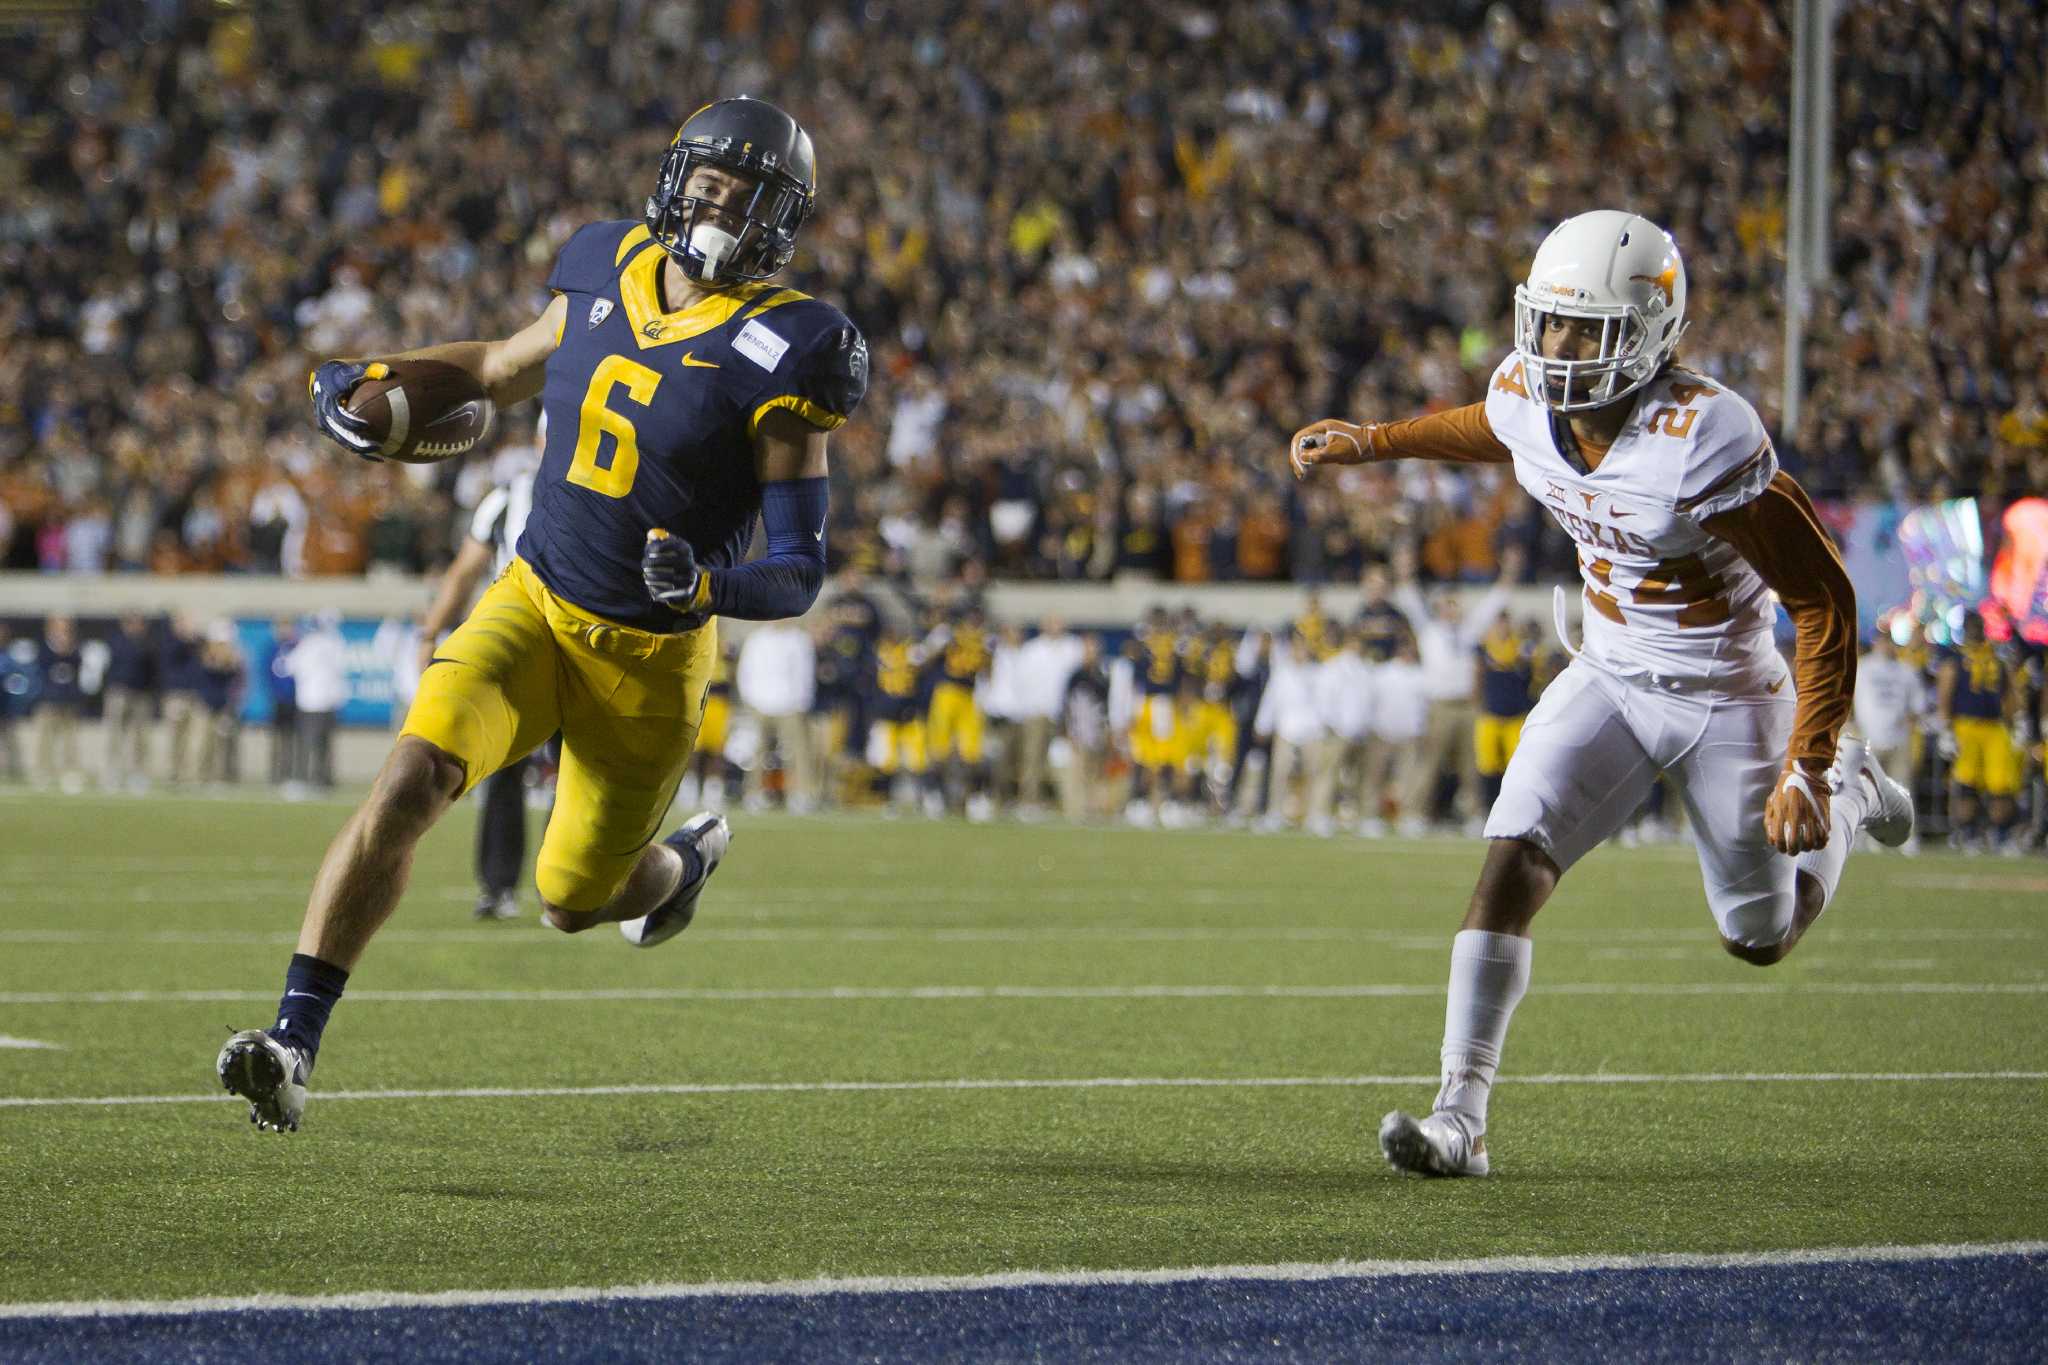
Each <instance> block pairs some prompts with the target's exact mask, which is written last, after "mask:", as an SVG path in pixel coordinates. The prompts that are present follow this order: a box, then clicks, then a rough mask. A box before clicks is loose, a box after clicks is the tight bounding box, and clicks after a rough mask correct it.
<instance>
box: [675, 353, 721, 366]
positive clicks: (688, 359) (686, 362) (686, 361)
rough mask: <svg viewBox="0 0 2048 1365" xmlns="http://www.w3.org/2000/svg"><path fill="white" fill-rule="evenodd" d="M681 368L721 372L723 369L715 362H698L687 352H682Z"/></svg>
mask: <svg viewBox="0 0 2048 1365" xmlns="http://www.w3.org/2000/svg"><path fill="white" fill-rule="evenodd" d="M683 367H684V368H685V369H693V370H721V369H724V368H725V367H724V366H723V365H720V364H719V363H718V362H717V361H715V360H699V359H697V357H696V356H694V355H692V354H691V353H690V352H688V351H684V352H683Z"/></svg>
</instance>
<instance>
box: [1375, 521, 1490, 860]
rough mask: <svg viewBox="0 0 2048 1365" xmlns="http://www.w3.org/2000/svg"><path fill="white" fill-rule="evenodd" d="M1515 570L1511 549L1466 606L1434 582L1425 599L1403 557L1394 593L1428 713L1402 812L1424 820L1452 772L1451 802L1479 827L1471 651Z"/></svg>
mask: <svg viewBox="0 0 2048 1365" xmlns="http://www.w3.org/2000/svg"><path fill="white" fill-rule="evenodd" d="M1520 571H1521V562H1520V558H1519V551H1515V552H1511V553H1510V555H1509V557H1508V559H1507V561H1506V564H1505V565H1504V566H1503V567H1502V569H1501V575H1500V578H1499V579H1498V580H1497V581H1496V582H1495V583H1494V585H1493V588H1492V590H1491V591H1489V592H1488V593H1487V594H1486V595H1485V596H1484V597H1482V598H1480V599H1479V601H1478V602H1477V603H1476V604H1474V606H1473V607H1472V609H1471V611H1470V612H1467V611H1466V609H1465V604H1464V601H1463V599H1461V598H1460V597H1459V596H1458V594H1456V593H1454V592H1450V591H1448V590H1444V589H1438V590H1437V591H1436V592H1435V593H1433V594H1432V595H1431V596H1430V597H1429V598H1427V599H1425V598H1424V596H1423V594H1422V592H1421V590H1420V589H1418V588H1417V587H1416V586H1415V581H1414V571H1413V565H1412V564H1410V563H1407V562H1406V561H1405V558H1404V561H1403V563H1402V565H1401V568H1400V570H1399V572H1400V573H1401V575H1402V576H1401V580H1400V582H1399V584H1398V586H1396V587H1395V589H1394V591H1393V596H1392V600H1393V603H1394V605H1395V606H1396V607H1399V608H1400V609H1401V611H1402V612H1403V613H1405V614H1406V615H1407V617H1408V624H1409V626H1410V627H1411V629H1412V630H1413V631H1414V636H1415V647H1416V650H1417V653H1418V656H1419V658H1420V660H1421V663H1422V689H1423V695H1424V696H1425V697H1427V698H1428V701H1429V715H1428V720H1427V722H1426V724H1425V726H1424V728H1423V731H1422V735H1421V737H1420V738H1421V743H1420V745H1419V747H1418V748H1417V749H1416V751H1415V755H1414V766H1413V768H1412V769H1411V770H1410V771H1411V781H1412V783H1413V785H1412V786H1411V787H1410V788H1409V789H1408V790H1407V791H1405V792H1404V793H1403V794H1402V797H1401V810H1402V813H1403V815H1404V816H1406V817H1407V818H1409V819H1411V820H1422V821H1425V822H1426V821H1428V820H1429V818H1430V815H1431V812H1432V810H1433V809H1434V807H1435V805H1436V787H1437V783H1438V780H1439V779H1440V778H1441V777H1442V776H1443V775H1444V773H1445V772H1446V771H1449V772H1450V773H1452V774H1453V775H1454V776H1455V777H1456V780H1457V794H1456V797H1455V800H1454V803H1453V809H1454V810H1455V812H1456V814H1457V815H1458V817H1459V818H1460V819H1461V820H1463V821H1464V822H1465V824H1466V825H1467V826H1468V829H1467V833H1470V834H1477V833H1478V832H1479V831H1478V829H1477V828H1472V826H1476V825H1477V823H1478V822H1479V770H1478V766H1477V763H1476V761H1475V758H1476V756H1475V753H1474V750H1473V748H1472V734H1473V721H1474V718H1475V713H1474V710H1473V705H1472V656H1473V654H1474V652H1475V651H1477V650H1478V648H1479V642H1480V640H1482V639H1483V638H1484V637H1485V635H1486V629H1487V627H1488V626H1489V625H1491V624H1492V622H1493V619H1494V618H1495V617H1496V616H1498V615H1499V614H1500V609H1501V607H1502V606H1503V605H1505V603H1506V601H1507V597H1508V590H1509V585H1510V584H1511V583H1512V582H1513V581H1514V577H1515V576H1516V575H1519V573H1520Z"/></svg>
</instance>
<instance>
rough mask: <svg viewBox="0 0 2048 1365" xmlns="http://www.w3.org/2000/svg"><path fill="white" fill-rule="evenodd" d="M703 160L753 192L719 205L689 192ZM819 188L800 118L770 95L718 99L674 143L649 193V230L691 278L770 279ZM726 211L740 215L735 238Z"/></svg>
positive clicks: (792, 249)
mask: <svg viewBox="0 0 2048 1365" xmlns="http://www.w3.org/2000/svg"><path fill="white" fill-rule="evenodd" d="M704 166H716V167H718V168H720V169H721V170H726V171H730V172H732V173H733V174H735V175H738V176H741V177H743V178H745V179H746V180H747V181H749V182H750V183H751V184H752V185H753V186H754V190H753V195H752V197H751V198H747V199H743V200H742V201H740V202H739V203H735V204H731V205H725V206H723V207H722V208H721V206H720V205H717V204H714V203H711V202H709V201H707V200H704V199H700V198H697V197H695V196H693V195H688V194H685V193H684V190H685V189H687V188H688V186H689V182H690V175H691V173H692V172H693V171H696V170H698V169H699V168H701V167H704ZM817 186H818V171H817V163H816V161H815V160H814V159H813V158H812V155H811V135H810V134H809V133H806V132H805V131H804V130H803V128H802V127H801V126H800V125H799V124H798V123H797V121H796V120H795V119H793V118H791V117H790V116H789V115H788V114H785V113H784V112H782V110H780V109H778V108H776V107H775V106H774V105H772V104H770V103H768V102H767V101H766V100H757V99H753V98H751V97H749V96H746V95H741V96H738V97H736V98H733V99H724V100H719V101H717V102H716V103H714V104H707V105H705V106H704V107H703V108H702V109H699V110H698V111H697V112H696V113H694V114H692V115H690V117H689V118H688V119H687V120H685V121H684V123H683V126H682V128H681V129H679V130H678V131H677V133H676V135H675V140H674V141H672V142H670V143H669V147H668V154H667V155H666V156H664V157H663V158H662V162H661V178H660V179H659V180H658V181H657V182H656V183H655V187H654V193H653V194H651V195H649V196H648V198H647V228H648V231H650V232H652V233H653V234H654V240H655V241H657V242H659V243H661V245H662V248H663V249H664V250H665V251H667V252H668V254H669V255H670V256H672V257H674V258H675V261H676V264H678V265H680V266H682V268H683V273H684V274H686V275H688V276H689V277H690V278H691V279H693V280H697V281H699V282H701V283H704V284H728V283H731V282H733V281H736V280H765V279H767V278H769V277H770V276H772V275H774V274H775V273H776V272H777V271H779V270H781V269H782V268H783V267H784V266H786V265H788V264H789V260H790V257H791V256H794V255H795V254H796V234H797V229H799V228H801V227H802V226H803V225H804V223H805V222H806V221H807V220H808V219H809V218H810V216H811V210H812V207H813V206H814V205H815V204H816V202H817ZM721 213H722V214H724V215H730V218H736V219H739V220H741V222H742V226H741V228H740V231H739V234H738V235H737V236H735V235H734V234H733V233H731V232H729V231H727V230H726V228H725V227H724V226H722V225H721V224H720V223H719V222H718V221H717V218H718V216H719V215H720V214H721ZM728 221H729V220H728Z"/></svg>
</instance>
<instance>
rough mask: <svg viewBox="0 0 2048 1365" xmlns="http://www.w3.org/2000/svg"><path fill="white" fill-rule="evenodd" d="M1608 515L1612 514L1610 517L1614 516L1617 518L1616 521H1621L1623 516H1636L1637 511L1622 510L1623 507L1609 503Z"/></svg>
mask: <svg viewBox="0 0 2048 1365" xmlns="http://www.w3.org/2000/svg"><path fill="white" fill-rule="evenodd" d="M1607 515H1608V516H1610V517H1613V518H1614V519H1615V520H1616V521H1620V520H1621V519H1622V518H1623V517H1632V516H1634V515H1635V513H1633V512H1624V511H1622V510H1621V509H1620V508H1619V507H1615V506H1612V505H1609V507H1608V508H1607Z"/></svg>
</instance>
